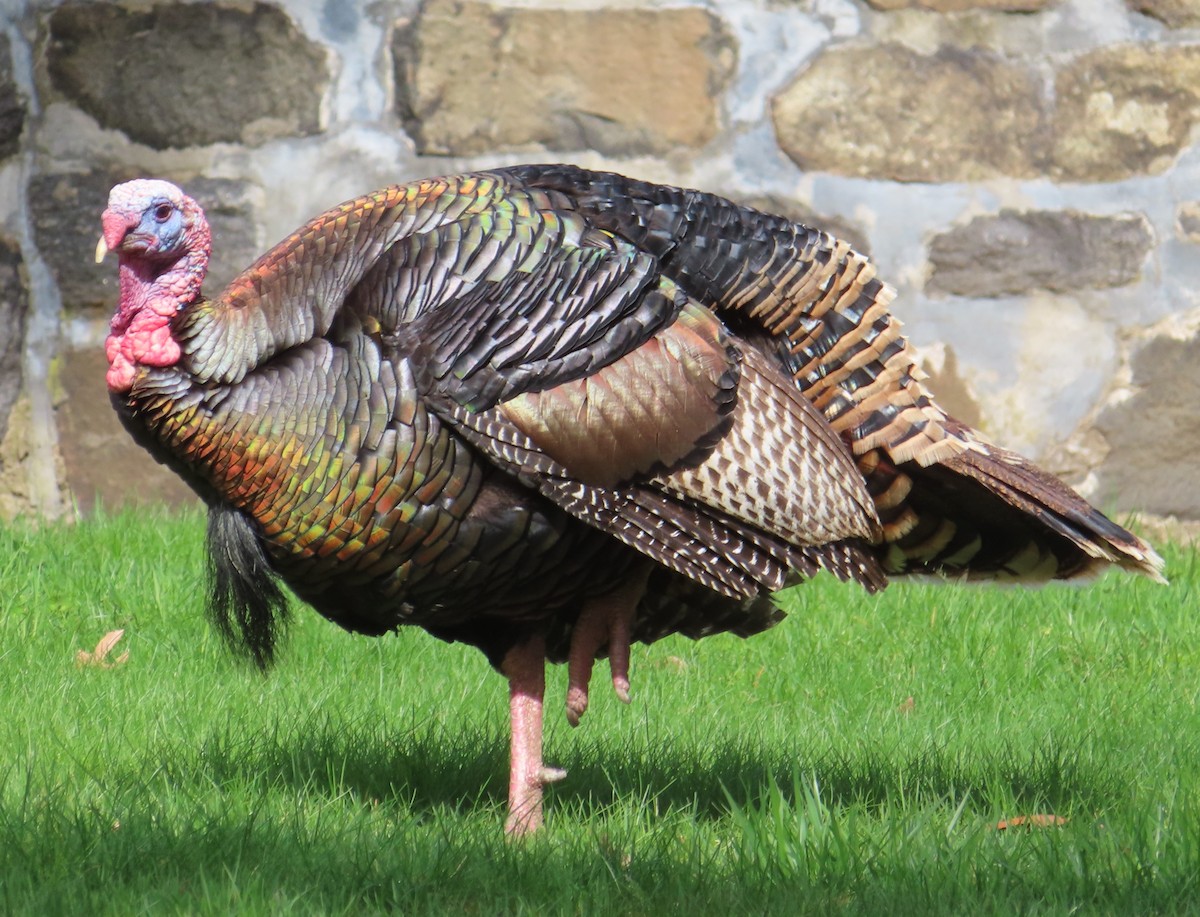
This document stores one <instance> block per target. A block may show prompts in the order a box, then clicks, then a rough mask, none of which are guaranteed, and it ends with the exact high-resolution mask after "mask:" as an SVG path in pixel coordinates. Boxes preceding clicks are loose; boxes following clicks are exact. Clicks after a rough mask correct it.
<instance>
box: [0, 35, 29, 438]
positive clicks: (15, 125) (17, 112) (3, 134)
mask: <svg viewBox="0 0 1200 917" xmlns="http://www.w3.org/2000/svg"><path fill="white" fill-rule="evenodd" d="M24 126H25V100H24V99H22V98H21V94H20V93H19V92H17V84H16V82H15V81H14V80H13V64H12V51H11V50H10V48H9V46H8V38H7V37H6V36H4V35H0V160H4V159H7V158H8V157H9V156H12V155H13V154H14V153H16V152H17V150H18V149H20V145H21V130H22V128H24ZM0 435H3V434H2V432H0Z"/></svg>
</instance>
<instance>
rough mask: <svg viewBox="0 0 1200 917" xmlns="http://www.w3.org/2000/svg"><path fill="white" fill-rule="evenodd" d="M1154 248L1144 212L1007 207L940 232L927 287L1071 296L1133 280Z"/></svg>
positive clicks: (990, 293) (985, 293)
mask: <svg viewBox="0 0 1200 917" xmlns="http://www.w3.org/2000/svg"><path fill="white" fill-rule="evenodd" d="M1153 245H1154V233H1153V231H1152V230H1151V228H1150V224H1149V223H1148V222H1147V220H1146V218H1145V217H1143V216H1142V215H1141V214H1136V213H1121V214H1116V215H1113V216H1096V215H1093V214H1087V213H1079V212H1077V211H1073V210H1062V211H1028V212H1018V211H1014V210H1002V211H1001V212H1000V213H999V214H995V215H991V216H980V217H976V218H975V219H973V220H971V222H969V223H967V224H966V225H965V226H959V227H956V228H954V229H952V230H949V231H948V232H944V233H942V234H940V235H938V236H935V237H934V239H933V241H932V242H931V243H930V246H929V261H930V264H931V266H932V268H933V274H932V276H931V277H930V279H929V282H928V284H927V285H926V288H927V289H928V290H930V291H935V292H939V293H951V294H955V295H957V296H1008V295H1014V294H1022V293H1029V292H1032V291H1033V290H1039V289H1040V290H1051V291H1053V292H1058V293H1070V292H1074V291H1075V290H1078V289H1081V288H1098V287H1114V286H1121V285H1122V284H1126V283H1132V282H1133V281H1135V280H1137V279H1138V277H1139V276H1140V274H1141V270H1142V265H1143V264H1144V263H1145V261H1146V256H1147V255H1148V254H1149V253H1150V249H1151V247H1152V246H1153Z"/></svg>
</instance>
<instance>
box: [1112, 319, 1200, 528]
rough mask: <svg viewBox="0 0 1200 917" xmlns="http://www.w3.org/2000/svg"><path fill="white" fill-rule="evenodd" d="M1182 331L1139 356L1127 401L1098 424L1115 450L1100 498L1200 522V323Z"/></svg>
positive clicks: (1154, 341)
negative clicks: (1199, 459)
mask: <svg viewBox="0 0 1200 917" xmlns="http://www.w3.org/2000/svg"><path fill="white" fill-rule="evenodd" d="M1169 324H1170V323H1169ZM1177 324H1178V327H1170V328H1167V329H1165V330H1163V331H1161V332H1160V333H1158V334H1155V335H1153V336H1150V337H1148V339H1147V340H1146V341H1145V342H1144V343H1143V344H1141V345H1140V346H1139V347H1138V348H1137V349H1136V350H1135V351H1134V353H1133V356H1132V358H1131V360H1130V371H1131V377H1130V385H1129V390H1128V393H1127V395H1126V397H1123V398H1121V399H1120V400H1118V401H1117V403H1115V404H1112V405H1110V406H1109V407H1107V408H1105V410H1104V411H1102V412H1101V414H1100V416H1099V417H1098V418H1097V421H1096V429H1097V431H1098V432H1099V433H1100V434H1101V435H1103V436H1104V438H1105V439H1106V440H1107V443H1108V447H1109V449H1108V455H1107V457H1106V458H1105V460H1104V462H1103V464H1102V465H1101V466H1100V468H1099V469H1098V470H1097V477H1098V487H1097V490H1096V496H1097V497H1098V498H1099V500H1100V501H1101V505H1105V506H1108V505H1111V506H1114V507H1116V508H1117V509H1121V510H1144V511H1147V512H1151V513H1159V514H1173V515H1177V516H1180V517H1183V518H1189V519H1200V462H1197V461H1196V456H1197V455H1200V424H1197V422H1196V405H1197V404H1198V403H1200V317H1196V316H1193V317H1192V319H1191V320H1190V321H1185V322H1181V323H1177ZM1187 326H1190V327H1187Z"/></svg>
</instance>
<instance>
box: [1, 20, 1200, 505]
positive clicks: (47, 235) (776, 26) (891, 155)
mask: <svg viewBox="0 0 1200 917" xmlns="http://www.w3.org/2000/svg"><path fill="white" fill-rule="evenodd" d="M0 17H5V18H3V19H0V329H3V332H0V515H4V516H11V515H13V514H16V513H21V512H30V511H33V512H37V513H40V514H42V515H46V516H56V515H60V514H63V513H70V512H74V511H76V510H82V511H86V510H88V509H89V508H91V507H92V506H94V505H95V503H96V502H97V500H100V501H102V502H103V503H104V504H106V505H114V504H118V503H121V502H124V501H129V500H134V501H144V500H160V499H166V500H178V499H182V498H183V497H184V494H183V491H182V489H181V487H180V485H178V484H177V483H176V482H175V481H174V480H173V479H172V478H171V477H170V476H169V475H167V474H165V473H164V472H162V470H161V469H158V468H157V467H156V466H154V465H153V464H152V463H150V461H149V460H148V459H146V458H145V457H144V456H142V454H141V453H140V452H139V451H138V450H137V449H136V447H134V446H133V445H132V443H131V442H129V441H128V438H127V437H126V436H125V434H124V433H123V432H122V431H121V430H120V429H119V427H118V426H117V424H116V421H115V418H114V417H113V415H112V412H111V410H110V408H109V406H108V403H107V396H106V394H105V390H104V381H103V370H104V358H103V353H102V350H101V343H102V341H103V336H104V332H105V326H106V321H107V317H108V315H109V313H110V311H111V308H112V306H113V303H114V301H115V295H116V294H115V268H114V266H113V265H112V264H111V263H109V264H105V265H102V266H96V265H94V264H93V263H92V259H91V253H92V250H93V247H94V245H95V241H96V238H97V237H98V232H99V223H98V217H99V213H100V211H101V209H102V208H103V204H104V201H105V198H106V194H107V190H108V188H109V187H110V186H111V185H112V184H113V183H115V182H117V181H120V180H123V179H125V178H128V177H131V176H134V175H156V176H162V177H166V178H170V179H172V180H174V181H176V182H178V183H180V184H182V185H184V186H185V187H186V188H187V189H188V190H189V191H190V192H191V193H192V194H193V195H194V196H195V197H196V198H198V199H199V200H200V201H201V202H202V203H203V204H204V205H205V206H206V208H207V209H208V212H209V214H210V216H211V217H212V221H213V224H214V227H215V251H216V256H215V265H214V268H213V271H212V275H211V280H210V283H209V289H210V290H212V289H217V288H219V286H218V285H219V284H221V283H223V282H224V281H225V280H227V279H228V278H230V277H231V276H232V275H233V274H234V273H235V272H236V271H237V270H239V269H240V268H242V267H244V266H246V265H247V264H249V262H250V261H251V260H252V258H253V257H254V256H255V255H256V254H257V253H258V252H260V251H261V250H263V249H264V248H265V247H267V246H268V245H270V244H272V243H273V242H275V241H277V240H278V239H280V238H282V237H283V236H284V235H286V234H287V232H288V231H290V230H291V229H292V228H294V227H295V226H296V225H298V224H299V223H300V222H302V221H303V220H304V219H306V218H307V217H309V216H311V215H313V214H314V213H316V212H319V211H320V210H323V209H325V208H327V207H328V206H330V205H332V204H334V203H337V202H338V201H340V200H343V199H345V198H348V197H350V196H353V195H355V194H358V193H361V192H363V191H366V190H369V189H371V188H372V187H376V186H380V185H384V184H389V183H392V182H397V181H406V180H410V179H414V178H418V177H421V176H426V175H432V174H439V173H445V172H450V171H458V170H462V169H468V168H475V167H483V166H492V165H500V164H511V163H517V162H526V161H545V160H569V161H574V162H577V163H580V164H582V165H586V166H593V167H600V168H608V169H615V170H618V171H622V172H625V173H628V174H632V175H637V176H640V177H644V178H648V179H652V180H660V181H666V182H671V183H674V184H683V185H689V186H696V187H703V188H705V189H708V190H712V191H717V192H721V193H724V194H727V195H729V196H732V197H735V198H738V199H741V200H744V201H746V202H748V203H752V204H754V205H755V206H760V207H765V208H770V209H775V210H778V211H781V212H785V213H787V214H788V215H790V216H793V217H795V218H798V219H801V220H804V221H807V222H812V223H815V224H817V225H822V226H824V227H826V228H829V229H831V230H832V231H835V232H837V233H838V234H841V235H843V236H845V237H847V238H848V239H850V240H851V241H853V242H854V243H855V244H856V245H858V246H859V247H860V248H862V249H863V250H865V251H868V252H869V253H870V254H871V255H872V257H873V258H874V259H875V260H876V261H877V262H878V264H879V265H880V269H881V273H882V274H883V275H884V276H885V277H886V278H888V279H890V281H891V282H892V283H893V284H895V285H896V286H897V287H898V289H899V292H900V296H899V299H898V301H897V303H896V307H895V308H896V311H897V312H898V313H899V314H900V315H901V316H902V317H903V318H904V320H905V321H906V323H907V327H908V331H909V333H910V336H911V338H912V340H913V341H914V342H915V343H916V344H917V345H918V346H919V348H920V352H921V354H922V360H923V362H924V364H925V366H926V369H927V371H928V372H929V374H930V377H931V385H932V387H933V388H934V389H935V392H936V393H937V394H938V395H939V397H940V398H941V399H942V401H943V403H945V404H946V405H947V406H948V407H949V408H950V409H951V410H952V411H953V412H954V413H956V414H957V415H959V416H960V417H962V418H963V419H964V420H966V421H968V422H971V423H976V424H979V425H980V426H982V427H983V429H984V430H986V431H987V432H988V433H989V434H991V435H993V436H994V437H996V438H998V439H1000V440H1002V441H1004V442H1005V443H1008V444H1010V445H1012V446H1014V447H1016V448H1019V449H1021V450H1023V451H1025V452H1027V453H1029V454H1031V455H1033V456H1035V457H1037V458H1039V459H1040V460H1042V461H1043V462H1045V463H1047V464H1048V465H1049V466H1050V467H1051V468H1053V469H1054V470H1056V471H1058V472H1060V473H1062V474H1064V475H1065V476H1066V477H1067V478H1068V479H1069V480H1071V481H1072V482H1073V483H1075V484H1076V485H1078V486H1080V487H1081V488H1082V489H1083V490H1084V491H1085V492H1086V493H1087V494H1088V495H1089V496H1091V497H1092V498H1093V499H1094V500H1097V501H1098V502H1100V503H1101V505H1103V506H1105V507H1107V508H1109V509H1112V510H1116V511H1124V510H1129V509H1143V510H1148V511H1150V512H1153V513H1159V514H1177V515H1179V516H1181V517H1185V518H1193V519H1195V518H1200V463H1198V462H1197V461H1196V460H1195V455H1196V454H1197V447H1198V446H1200V442H1198V440H1200V430H1198V428H1200V424H1198V423H1197V421H1196V417H1197V410H1196V407H1195V405H1196V404H1197V402H1198V399H1197V397H1196V396H1197V393H1198V392H1200V361H1198V360H1197V359H1196V356H1197V355H1198V354H1200V345H1198V341H1197V338H1198V336H1200V292H1198V291H1200V247H1198V246H1200V147H1198V145H1197V144H1196V142H1195V137H1196V136H1197V133H1196V126H1197V122H1198V121H1200V0H710V2H702V0H642V2H639V0H586V2H570V0H425V2H421V3H419V2H416V0H373V2H371V3H355V2H351V0H275V2H268V0H229V2H222V3H173V2H162V0H159V2H156V0H120V2H103V0H101V2H95V0H92V2H81V0H69V2H50V0H7V3H6V4H5V5H4V6H3V8H2V9H0Z"/></svg>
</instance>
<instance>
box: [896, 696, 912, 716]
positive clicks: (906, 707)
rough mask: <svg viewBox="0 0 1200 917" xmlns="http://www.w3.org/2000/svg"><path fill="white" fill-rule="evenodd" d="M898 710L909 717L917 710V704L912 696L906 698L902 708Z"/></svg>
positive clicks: (901, 704) (901, 705) (902, 702)
mask: <svg viewBox="0 0 1200 917" xmlns="http://www.w3.org/2000/svg"><path fill="white" fill-rule="evenodd" d="M896 709H897V710H898V711H900V712H901V713H903V714H904V715H905V716H907V715H908V714H910V713H912V712H913V711H914V710H916V709H917V702H916V701H915V700H913V696H912V695H911V694H910V695H908V697H906V698H904V700H903V701H901V703H900V706H899V707H897V708H896Z"/></svg>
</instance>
